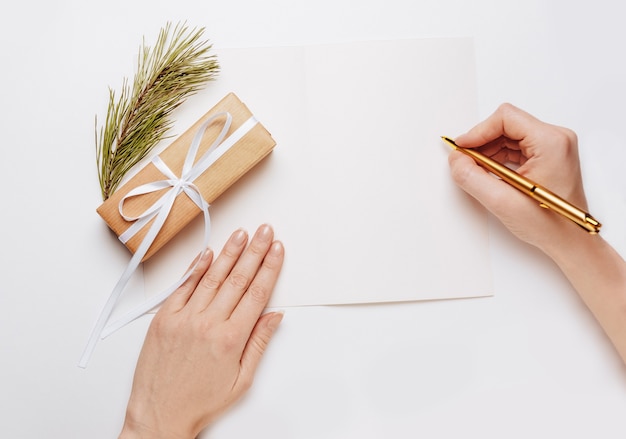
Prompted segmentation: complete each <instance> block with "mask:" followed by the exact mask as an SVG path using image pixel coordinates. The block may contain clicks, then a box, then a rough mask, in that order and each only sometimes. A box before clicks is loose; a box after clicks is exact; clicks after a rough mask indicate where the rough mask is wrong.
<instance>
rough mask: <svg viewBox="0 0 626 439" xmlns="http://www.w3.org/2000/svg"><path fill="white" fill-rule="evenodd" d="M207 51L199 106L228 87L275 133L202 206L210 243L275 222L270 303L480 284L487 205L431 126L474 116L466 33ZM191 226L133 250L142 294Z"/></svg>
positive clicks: (486, 290) (348, 299) (445, 129)
mask: <svg viewBox="0 0 626 439" xmlns="http://www.w3.org/2000/svg"><path fill="white" fill-rule="evenodd" d="M216 53H217V54H218V58H219V61H220V64H221V67H222V72H221V75H220V78H219V79H218V80H217V81H216V82H215V83H211V84H210V85H209V88H208V90H206V91H205V92H203V94H202V96H203V97H205V98H206V99H207V102H206V106H205V107H203V108H199V109H198V114H201V113H203V112H204V111H206V109H207V108H210V107H211V106H213V105H214V104H215V103H216V102H217V101H218V100H219V99H220V98H221V97H223V96H224V95H226V94H227V93H228V92H231V91H232V92H235V93H236V94H237V95H238V96H239V97H240V98H241V99H242V101H244V103H246V105H247V106H248V107H249V108H250V110H251V111H252V112H253V113H254V114H255V116H256V117H257V118H258V119H259V120H260V121H262V123H263V125H264V126H265V127H266V128H267V129H268V130H269V131H270V132H271V133H272V136H273V137H274V139H275V140H276V141H277V146H276V148H275V149H274V151H273V152H272V154H270V156H269V157H268V158H266V159H265V160H264V161H263V162H261V163H260V164H259V165H257V167H256V168H254V169H253V170H252V171H251V172H249V173H248V174H247V175H246V176H244V177H243V178H242V179H241V180H240V181H239V182H238V183H236V184H235V185H234V186H233V187H231V188H230V189H229V190H228V191H226V192H225V193H224V194H223V195H222V196H221V197H220V198H219V199H218V200H217V201H215V202H214V203H213V205H212V206H211V208H210V212H211V218H212V224H213V226H212V235H211V246H212V247H213V248H214V249H216V250H219V249H221V247H222V245H223V243H224V242H225V241H226V239H227V238H228V236H229V235H230V233H231V232H232V231H234V230H235V229H236V228H238V227H244V228H246V229H248V230H249V231H250V233H253V232H254V230H255V229H256V227H257V226H258V225H259V224H261V223H264V222H268V223H270V224H272V225H273V226H274V229H275V232H276V237H277V238H278V239H280V240H282V241H283V243H284V245H285V248H286V259H285V264H284V268H283V271H282V273H281V275H280V279H279V283H278V285H277V287H276V290H275V292H274V295H273V297H272V300H271V302H270V306H271V307H285V306H294V305H321V304H346V303H368V302H369V303H371V302H391V301H410V300H424V299H445V298H459V297H472V296H485V295H490V294H492V275H491V267H490V260H489V252H488V230H487V216H486V213H485V211H484V210H483V209H482V208H481V207H480V206H478V205H477V204H476V202H474V201H473V200H471V199H470V198H469V197H468V196H467V195H466V194H464V193H462V191H460V190H459V189H458V188H456V187H455V186H454V184H453V182H452V181H451V178H450V175H449V170H448V164H447V156H448V154H449V148H448V147H447V146H445V145H444V144H443V143H442V142H441V140H440V137H439V136H441V135H449V136H455V135H456V134H458V133H460V132H463V131H465V130H467V129H468V128H469V127H471V126H472V125H474V124H475V123H476V121H477V102H476V79H475V66H474V53H473V43H472V40H471V39H463V38H457V39H454V38H452V39H419V40H396V41H368V42H355V43H342V44H329V45H315V46H304V47H275V48H247V49H221V50H217V52H216ZM196 102H197V101H196ZM202 233H203V230H202V219H201V218H200V217H198V219H197V220H196V221H194V222H192V223H191V224H190V226H188V228H187V229H185V230H184V231H183V232H182V233H181V234H179V235H178V236H177V237H176V238H175V239H173V240H172V241H171V242H170V243H168V244H167V245H166V246H165V247H164V248H163V249H161V250H160V251H159V253H157V254H156V255H155V256H154V257H153V258H151V259H150V260H149V261H148V262H146V263H145V265H144V275H145V285H146V291H147V294H149V295H151V294H155V293H157V292H158V291H159V290H162V289H164V288H165V287H166V286H167V285H168V284H170V283H172V282H173V281H174V280H175V279H176V278H177V277H178V276H180V275H181V274H182V273H183V272H184V271H185V269H186V267H187V265H188V264H189V263H190V261H191V259H192V258H193V257H194V256H195V255H196V254H197V253H198V252H199V251H200V250H201V249H200V248H199V247H198V246H199V245H200V243H201V242H202Z"/></svg>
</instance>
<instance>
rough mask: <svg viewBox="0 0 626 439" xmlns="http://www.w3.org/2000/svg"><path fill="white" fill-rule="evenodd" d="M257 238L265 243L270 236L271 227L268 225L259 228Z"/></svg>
mask: <svg viewBox="0 0 626 439" xmlns="http://www.w3.org/2000/svg"><path fill="white" fill-rule="evenodd" d="M257 236H258V237H259V238H261V239H263V240H265V241H267V240H268V239H270V237H271V236H272V227H271V226H270V225H269V224H263V225H262V226H261V227H259V230H258V232H257Z"/></svg>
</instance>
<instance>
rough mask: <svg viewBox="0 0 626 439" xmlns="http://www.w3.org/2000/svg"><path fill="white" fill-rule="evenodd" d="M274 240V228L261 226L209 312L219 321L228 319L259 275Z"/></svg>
mask: <svg viewBox="0 0 626 439" xmlns="http://www.w3.org/2000/svg"><path fill="white" fill-rule="evenodd" d="M273 238H274V231H273V230H272V228H271V227H270V226H269V225H267V224H264V225H262V226H260V227H259V228H258V229H257V231H256V233H255V234H254V237H253V238H252V240H251V241H250V244H249V245H248V248H246V249H245V250H244V252H243V254H242V255H241V257H240V258H239V260H238V261H237V263H236V264H235V266H234V267H233V269H232V270H231V272H230V274H229V275H228V277H227V278H226V280H225V281H224V282H223V284H222V286H221V288H220V290H219V293H218V294H217V295H216V296H215V299H214V300H213V302H212V303H211V306H210V307H209V308H208V310H209V311H210V312H211V314H212V315H213V317H211V318H217V319H219V320H221V319H228V318H229V317H230V315H231V314H232V312H233V310H234V309H235V307H236V306H237V304H238V303H239V300H241V297H242V296H243V294H244V293H245V291H246V290H247V289H248V287H249V286H250V283H251V282H252V279H254V277H255V276H256V274H257V271H258V270H259V267H260V266H261V264H262V263H263V259H264V258H265V255H266V254H267V252H268V250H269V248H270V246H271V244H272V241H273Z"/></svg>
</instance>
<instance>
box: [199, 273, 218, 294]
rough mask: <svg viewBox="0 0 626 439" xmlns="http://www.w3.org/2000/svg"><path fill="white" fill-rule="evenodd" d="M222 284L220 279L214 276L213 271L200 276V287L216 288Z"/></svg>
mask: <svg viewBox="0 0 626 439" xmlns="http://www.w3.org/2000/svg"><path fill="white" fill-rule="evenodd" d="M221 285H222V282H221V280H220V279H218V278H217V277H215V275H214V274H213V273H207V274H205V275H204V276H203V277H202V281H201V282H200V286H201V287H202V288H206V289H208V290H217V289H219V287H220V286H221Z"/></svg>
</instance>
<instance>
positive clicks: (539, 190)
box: [532, 186, 601, 233]
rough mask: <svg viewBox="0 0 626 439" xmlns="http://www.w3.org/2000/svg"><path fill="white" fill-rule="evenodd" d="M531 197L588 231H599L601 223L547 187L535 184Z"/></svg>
mask: <svg viewBox="0 0 626 439" xmlns="http://www.w3.org/2000/svg"><path fill="white" fill-rule="evenodd" d="M532 197H533V198H534V199H535V200H537V201H539V202H540V203H541V205H542V206H544V207H547V208H549V209H552V210H554V211H555V212H558V213H560V214H561V215H563V216H564V217H566V218H569V219H570V220H572V221H574V222H575V223H576V224H578V225H579V226H580V227H582V228H583V229H585V230H586V231H588V232H589V233H598V232H599V231H600V227H601V224H600V223H599V222H598V221H596V220H595V219H594V218H593V217H592V216H591V215H589V214H588V213H587V212H585V211H584V210H582V209H580V208H578V207H576V206H574V205H572V204H571V203H568V202H567V201H565V200H564V199H563V198H561V197H559V196H558V195H556V194H555V193H553V192H550V191H549V190H548V189H546V188H543V187H541V186H535V188H534V189H533V191H532Z"/></svg>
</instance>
